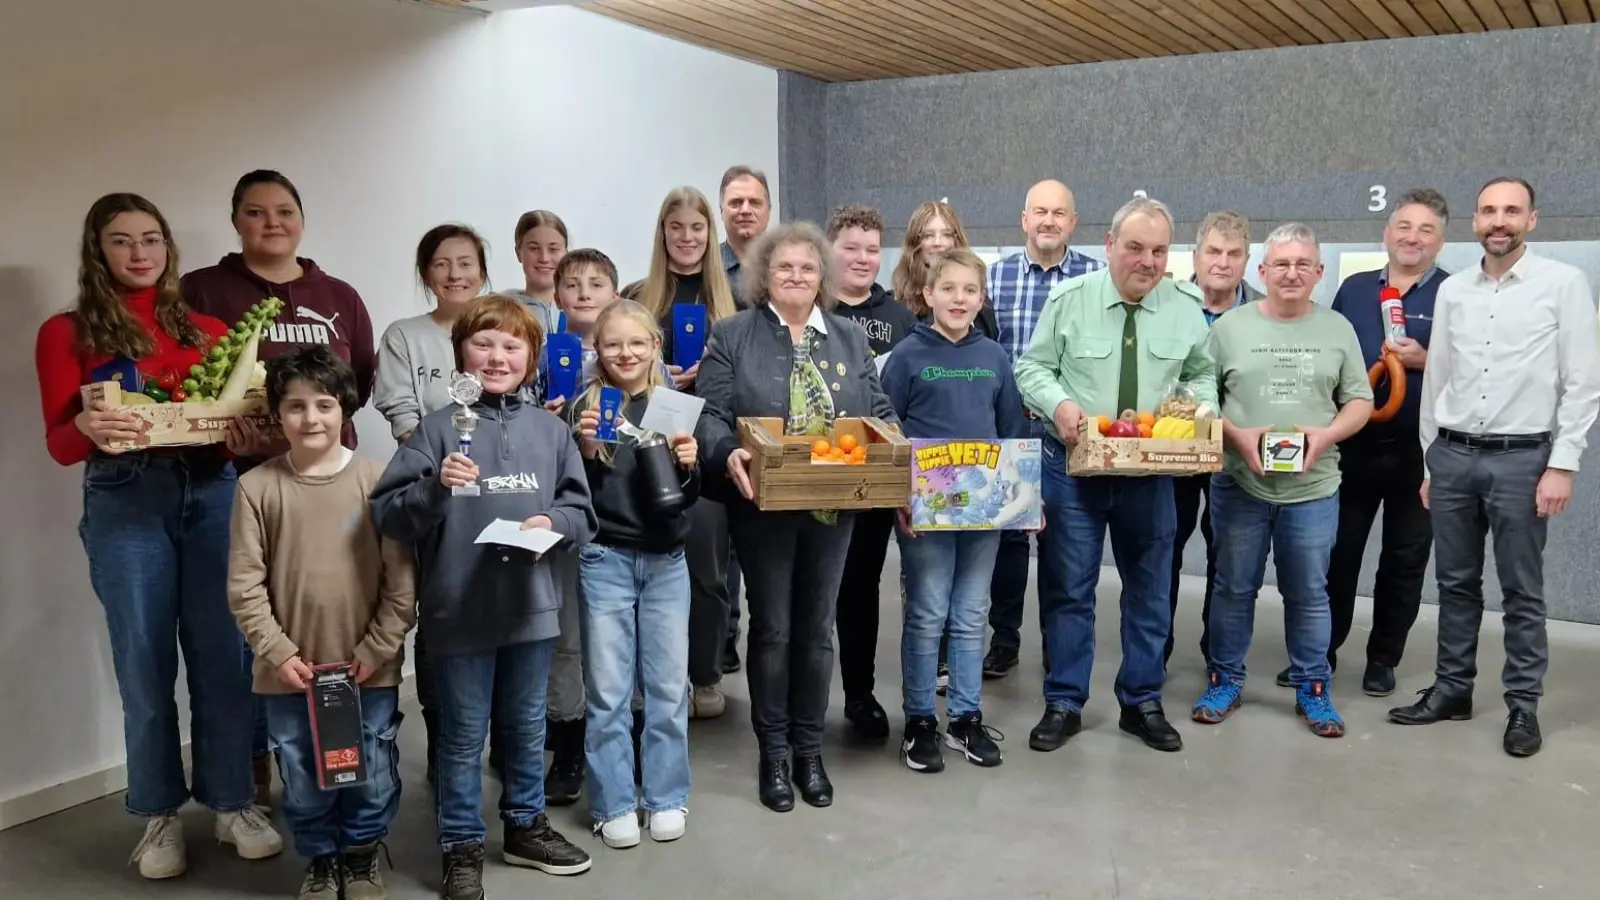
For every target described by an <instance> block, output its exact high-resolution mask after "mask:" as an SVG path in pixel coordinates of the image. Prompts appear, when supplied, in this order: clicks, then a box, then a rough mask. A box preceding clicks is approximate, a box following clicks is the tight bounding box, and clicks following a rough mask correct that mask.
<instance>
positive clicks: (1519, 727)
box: [1502, 709, 1544, 756]
mask: <svg viewBox="0 0 1600 900" xmlns="http://www.w3.org/2000/svg"><path fill="white" fill-rule="evenodd" d="M1502 746H1503V747H1505V748H1506V752H1507V753H1509V754H1511V755H1512V756H1532V755H1534V754H1535V753H1538V752H1539V748H1540V747H1543V746H1544V738H1543V737H1541V736H1540V734H1539V717H1538V716H1537V715H1535V714H1534V712H1533V710H1531V709H1513V710H1512V711H1511V715H1510V716H1507V717H1506V736H1505V740H1504V741H1503V742H1502Z"/></svg>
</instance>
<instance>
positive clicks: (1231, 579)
mask: <svg viewBox="0 0 1600 900" xmlns="http://www.w3.org/2000/svg"><path fill="white" fill-rule="evenodd" d="M1273 477H1276V478H1282V477H1291V478H1292V477H1293V476H1282V475H1277V476H1273ZM1211 518H1212V527H1213V528H1215V529H1216V532H1217V539H1218V540H1217V544H1218V546H1219V547H1220V548H1221V552H1220V553H1218V554H1217V596H1216V600H1215V603H1213V604H1212V607H1211V615H1210V616H1209V618H1210V622H1211V649H1212V651H1213V652H1214V654H1215V655H1214V656H1213V657H1212V660H1211V665H1210V668H1211V669H1212V670H1213V671H1216V672H1220V673H1221V674H1222V675H1224V676H1226V677H1227V679H1228V680H1229V681H1232V682H1234V683H1236V684H1243V683H1244V679H1245V657H1246V656H1248V655H1249V653H1250V641H1251V638H1252V637H1253V636H1254V634H1255V626H1256V597H1257V595H1259V594H1260V592H1261V583H1262V579H1263V578H1264V577H1265V575H1266V571H1267V554H1268V553H1269V552H1270V553H1271V554H1272V561H1273V562H1274V563H1275V564H1276V566H1277V570H1278V593H1280V594H1282V595H1283V636H1284V643H1285V645H1286V646H1287V647H1288V650H1289V681H1290V683H1292V684H1295V685H1301V684H1307V683H1310V682H1313V681H1320V682H1323V683H1324V684H1326V683H1327V681H1328V679H1329V676H1330V675H1331V672H1330V671H1329V668H1328V632H1329V626H1328V556H1329V554H1331V553H1332V552H1333V540H1334V534H1335V532H1337V530H1338V527H1339V526H1338V521H1339V495H1338V494H1330V495H1329V496H1327V497H1321V498H1318V499H1316V500H1307V501H1305V502H1303V503H1269V502H1267V501H1265V500H1260V499H1257V498H1256V497H1254V496H1252V495H1251V494H1250V493H1249V492H1248V491H1246V490H1245V489H1244V488H1243V487H1241V486H1240V485H1239V483H1238V482H1237V481H1235V480H1233V478H1232V477H1231V476H1229V475H1227V474H1224V473H1218V474H1217V475H1216V476H1215V477H1214V479H1213V480H1212V482H1211Z"/></svg>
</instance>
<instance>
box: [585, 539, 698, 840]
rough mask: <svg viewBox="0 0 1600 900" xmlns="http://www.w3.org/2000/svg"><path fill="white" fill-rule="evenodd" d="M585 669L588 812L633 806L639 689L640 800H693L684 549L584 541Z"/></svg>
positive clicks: (597, 816) (673, 803) (675, 805)
mask: <svg viewBox="0 0 1600 900" xmlns="http://www.w3.org/2000/svg"><path fill="white" fill-rule="evenodd" d="M578 579H579V585H580V588H581V593H582V597H583V673H584V683H585V685H586V686H587V687H586V691H587V695H588V720H589V723H588V728H587V731H586V734H585V737H584V751H585V756H586V757H587V758H588V763H589V765H588V796H589V813H590V815H592V816H593V817H594V820H595V821H596V822H608V821H610V820H612V819H615V818H617V817H619V816H625V815H629V814H632V813H633V812H635V811H636V810H637V809H638V808H639V805H640V798H639V796H638V794H636V793H635V787H634V780H633V737H632V728H633V697H634V689H635V687H636V686H637V687H638V689H639V690H640V692H641V693H643V695H644V735H643V736H642V738H641V739H640V757H641V759H640V765H641V771H642V773H643V776H644V777H643V779H642V780H643V801H644V802H643V805H644V808H645V809H646V810H650V811H652V812H657V811H661V810H669V809H680V808H682V807H684V806H685V805H686V804H687V803H688V802H689V566H688V564H687V563H686V562H685V561H684V554H683V550H682V548H679V549H677V550H674V551H672V552H670V553H648V552H645V551H642V550H635V549H630V548H624V547H608V546H606V545H604V544H598V543H592V544H587V545H585V546H583V547H580V548H579V549H578Z"/></svg>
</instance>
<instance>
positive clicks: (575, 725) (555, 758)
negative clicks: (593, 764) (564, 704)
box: [544, 719, 586, 806]
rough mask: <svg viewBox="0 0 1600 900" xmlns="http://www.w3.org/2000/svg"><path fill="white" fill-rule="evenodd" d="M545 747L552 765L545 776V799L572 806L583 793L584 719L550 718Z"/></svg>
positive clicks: (559, 804) (556, 803) (552, 803)
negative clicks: (561, 719)
mask: <svg viewBox="0 0 1600 900" xmlns="http://www.w3.org/2000/svg"><path fill="white" fill-rule="evenodd" d="M546 728H547V729H548V730H547V731H546V732H545V742H544V743H545V749H547V750H549V751H550V768H549V770H548V771H547V772H545V776H544V799H545V803H547V804H549V805H550V806H571V805H572V804H574V803H577V802H578V797H579V795H581V794H582V793H583V776H584V769H585V766H584V755H583V738H584V732H585V730H586V725H585V723H584V720H583V719H575V720H573V721H571V722H557V721H554V720H550V721H549V722H548V724H547V725H546Z"/></svg>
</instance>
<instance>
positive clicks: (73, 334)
mask: <svg viewBox="0 0 1600 900" xmlns="http://www.w3.org/2000/svg"><path fill="white" fill-rule="evenodd" d="M123 300H124V301H125V302H126V303H127V304H128V309H129V311H131V312H132V313H133V316H134V318H136V319H138V320H139V323H140V324H141V325H143V326H144V327H145V330H147V331H149V332H150V334H151V336H152V337H154V338H155V341H156V350H155V352H154V353H152V354H151V355H149V356H146V357H144V358H142V359H140V360H139V371H140V372H143V373H146V374H148V375H151V376H157V375H160V374H161V373H162V372H163V371H166V370H168V369H170V370H172V371H173V372H175V373H177V374H179V375H185V374H186V373H187V372H188V371H189V367H190V366H192V365H194V364H195V363H197V362H199V361H200V359H201V355H202V354H201V350H200V348H198V347H185V346H183V345H181V344H179V343H178V341H177V339H176V338H174V337H173V336H172V335H170V334H167V333H166V332H165V331H163V330H161V327H160V326H158V325H157V324H156V291H155V288H146V289H144V290H139V291H133V292H131V293H126V294H124V295H123ZM189 320H190V321H192V322H194V324H195V325H196V326H197V327H198V328H199V329H200V330H201V331H203V332H205V333H207V334H209V335H211V337H212V338H220V337H222V335H224V334H226V333H227V331H228V326H226V325H224V324H223V323H222V321H221V320H220V319H215V318H212V317H211V316H204V315H200V314H198V313H190V314H189ZM33 358H34V367H35V368H36V369H38V372H39V401H40V403H41V404H42V405H43V406H44V432H45V445H46V446H47V447H48V448H49V450H50V456H51V458H52V459H54V460H55V461H56V462H58V463H60V464H61V465H63V466H71V465H76V464H77V463H81V462H83V461H84V460H86V459H88V458H89V454H90V453H93V452H94V442H93V441H91V440H89V439H88V438H87V437H85V436H84V434H83V432H81V431H79V430H78V426H77V424H76V423H75V422H74V421H73V420H74V419H76V418H77V416H78V413H80V412H82V411H83V400H82V399H81V397H80V396H79V394H78V389H79V388H80V387H82V386H83V385H85V384H87V383H88V381H89V373H90V372H92V371H94V370H95V369H96V368H97V367H99V366H103V365H105V364H106V363H108V362H110V361H111V357H110V356H109V355H107V354H103V353H102V354H96V355H94V356H85V355H84V353H83V350H82V349H81V348H79V346H78V326H77V323H76V322H74V321H73V319H72V316H71V315H69V314H67V313H60V314H58V315H54V316H51V317H50V318H49V319H46V320H45V323H44V324H43V325H41V326H39V339H38V341H37V342H36V343H35V345H34V355H33Z"/></svg>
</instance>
